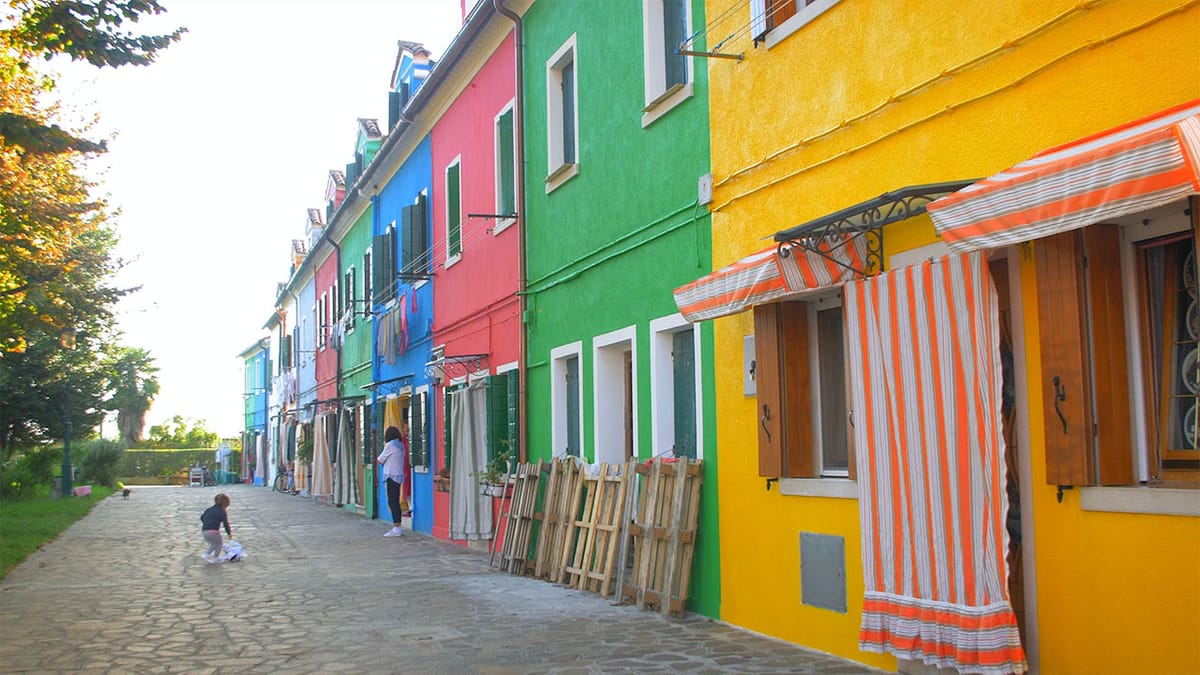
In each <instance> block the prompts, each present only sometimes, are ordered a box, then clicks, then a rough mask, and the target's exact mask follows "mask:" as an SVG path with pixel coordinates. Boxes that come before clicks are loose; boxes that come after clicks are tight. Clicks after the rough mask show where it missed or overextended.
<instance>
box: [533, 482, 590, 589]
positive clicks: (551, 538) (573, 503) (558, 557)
mask: <svg viewBox="0 0 1200 675" xmlns="http://www.w3.org/2000/svg"><path fill="white" fill-rule="evenodd" d="M546 470H547V471H548V472H549V477H548V479H547V480H546V490H545V493H544V495H543V497H542V518H541V520H540V523H541V525H540V527H539V528H538V537H537V549H536V554H535V556H534V561H535V564H534V570H533V573H534V576H536V577H537V578H539V579H546V580H547V581H551V582H554V583H559V582H561V581H562V578H563V575H564V574H565V570H564V569H563V568H564V566H565V563H564V561H563V549H564V548H565V547H566V545H567V530H568V527H569V525H570V524H571V522H573V521H574V519H575V516H576V509H577V508H578V504H579V502H578V501H577V500H575V499H574V497H575V487H576V485H577V484H578V483H579V475H580V473H581V466H580V464H579V463H578V462H576V461H575V460H574V459H566V460H564V459H555V460H554V461H553V462H551V463H550V465H549V466H548V467H546Z"/></svg>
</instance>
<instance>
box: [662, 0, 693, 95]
mask: <svg viewBox="0 0 1200 675" xmlns="http://www.w3.org/2000/svg"><path fill="white" fill-rule="evenodd" d="M684 2H685V0H663V4H662V7H663V51H664V52H666V53H665V54H664V58H665V61H664V63H665V64H666V78H667V80H666V84H667V88H668V89H669V88H671V87H672V86H674V85H677V84H684V83H686V82H687V57H686V56H683V55H682V54H676V53H675V51H676V50H677V49H679V44H680V43H681V42H683V41H684V39H686V38H687V8H686V7H684V4H683V3H684Z"/></svg>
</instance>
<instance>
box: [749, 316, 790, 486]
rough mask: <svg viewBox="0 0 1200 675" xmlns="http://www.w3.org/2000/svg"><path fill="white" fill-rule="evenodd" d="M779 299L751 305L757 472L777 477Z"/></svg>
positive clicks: (780, 445)
mask: <svg viewBox="0 0 1200 675" xmlns="http://www.w3.org/2000/svg"><path fill="white" fill-rule="evenodd" d="M780 306H781V305H780V303H772V304H769V305H759V306H757V307H755V308H754V361H755V363H754V374H755V375H754V376H755V379H756V380H757V382H756V390H757V400H756V401H755V405H756V408H755V413H754V415H755V419H756V424H757V425H758V475H760V476H764V477H767V478H778V477H779V475H780V473H781V472H782V469H783V450H782V448H783V428H782V426H781V424H780V423H781V421H782V420H783V406H782V405H781V404H782V396H781V395H780V392H781V390H782V387H781V385H782V382H781V381H780V373H781V370H782V369H781V368H780V349H779V348H780V331H779V314H780Z"/></svg>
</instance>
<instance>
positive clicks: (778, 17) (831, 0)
mask: <svg viewBox="0 0 1200 675" xmlns="http://www.w3.org/2000/svg"><path fill="white" fill-rule="evenodd" d="M838 2H840V0H750V27H751V33H750V34H751V36H752V37H753V38H754V42H755V44H758V43H759V42H766V45H767V48H768V49H769V48H771V47H774V46H775V45H776V44H779V42H780V41H781V40H783V39H784V38H786V37H787V36H789V35H791V34H792V33H794V32H796V30H797V29H798V28H800V27H801V26H803V25H804V24H806V23H808V22H810V21H812V20H813V19H815V18H817V17H818V16H820V15H821V14H823V13H824V12H825V10H827V9H829V8H830V7H833V6H834V5H836V4H837V3H838Z"/></svg>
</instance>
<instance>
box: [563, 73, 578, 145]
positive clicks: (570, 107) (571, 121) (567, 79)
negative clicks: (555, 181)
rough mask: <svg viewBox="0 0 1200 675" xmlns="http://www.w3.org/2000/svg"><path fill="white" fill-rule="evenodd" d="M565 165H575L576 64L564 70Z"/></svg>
mask: <svg viewBox="0 0 1200 675" xmlns="http://www.w3.org/2000/svg"><path fill="white" fill-rule="evenodd" d="M561 72H562V114H563V118H562V148H563V164H574V163H575V62H574V61H572V62H571V63H568V64H567V65H565V66H563V68H562V71H561Z"/></svg>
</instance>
